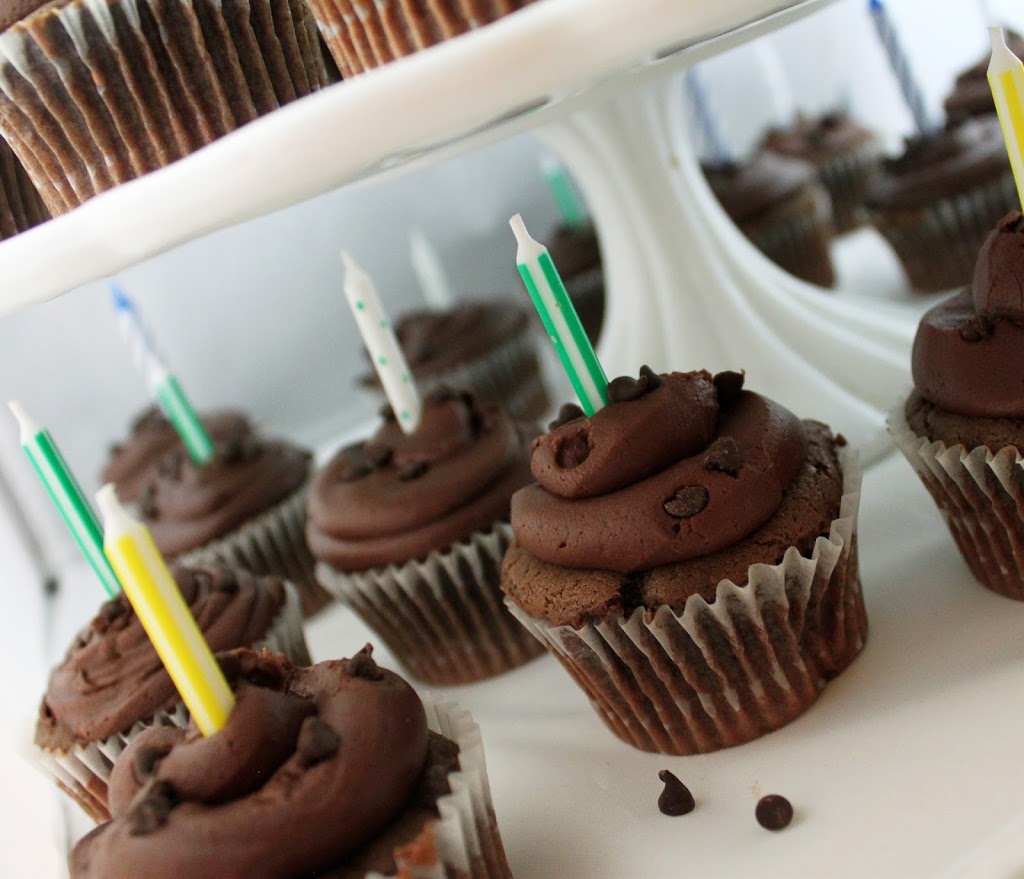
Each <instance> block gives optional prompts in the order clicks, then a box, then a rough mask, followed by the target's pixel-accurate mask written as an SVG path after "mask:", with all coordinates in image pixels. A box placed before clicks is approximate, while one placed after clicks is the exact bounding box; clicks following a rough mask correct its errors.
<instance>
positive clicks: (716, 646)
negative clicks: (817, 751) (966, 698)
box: [506, 449, 867, 754]
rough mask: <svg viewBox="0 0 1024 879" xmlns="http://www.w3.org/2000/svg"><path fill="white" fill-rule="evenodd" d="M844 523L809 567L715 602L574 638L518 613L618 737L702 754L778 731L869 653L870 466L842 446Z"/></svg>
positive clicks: (795, 560)
mask: <svg viewBox="0 0 1024 879" xmlns="http://www.w3.org/2000/svg"><path fill="white" fill-rule="evenodd" d="M837 451H838V453H839V461H840V466H841V467H842V470H843V495H842V499H841V501H840V508H839V518H837V519H835V520H833V522H832V523H831V526H830V528H829V532H828V535H827V536H825V535H822V536H820V537H818V539H817V541H816V542H815V544H814V549H813V551H812V553H811V557H810V558H805V557H803V556H802V555H801V554H800V552H799V551H798V550H797V549H796V548H795V547H790V548H789V549H788V550H786V554H785V556H784V558H783V560H782V562H780V563H779V564H776V565H768V564H756V565H751V567H750V568H749V571H748V582H747V583H746V584H745V585H743V586H737V585H736V584H735V583H733V582H731V581H730V580H722V581H721V582H720V583H719V584H718V587H717V591H716V593H715V600H714V601H713V602H711V603H710V604H709V603H708V602H706V601H705V600H704V599H703V598H702V597H701V596H700V595H694V596H691V597H690V598H689V599H688V600H687V601H686V604H685V606H684V608H683V611H682V613H676V612H674V611H673V610H672V609H671V608H670V607H668V606H667V605H662V606H661V607H659V608H657V609H655V610H653V611H648V610H646V609H644V608H638V609H637V610H636V611H634V612H633V613H632V614H631V615H630V616H629V617H628V618H625V617H622V616H619V617H617V618H615V617H613V618H610V619H607V620H604V621H602V622H594V623H588V624H587V625H584V626H583V627H581V628H579V629H576V628H573V627H572V626H555V625H552V624H551V623H548V622H546V621H545V620H539V619H534V618H533V617H530V616H529V615H528V614H526V613H524V612H523V611H522V610H520V609H519V608H518V607H516V605H515V604H513V603H512V602H511V601H510V600H506V603H507V604H508V606H509V609H510V610H511V611H512V613H513V614H515V616H516V617H517V619H519V621H520V622H521V623H523V625H524V626H526V627H527V628H528V629H529V630H530V631H531V632H532V633H533V634H534V635H535V636H536V637H537V638H538V639H539V640H540V641H541V642H542V643H543V644H544V646H545V647H547V648H548V650H550V651H551V652H552V653H553V654H554V655H555V657H556V658H557V659H558V660H559V661H560V662H561V663H562V665H563V666H564V667H565V669H566V670H567V671H568V672H569V674H570V675H571V676H572V677H573V679H574V680H575V681H576V683H577V684H579V685H580V687H581V688H582V689H583V690H584V692H586V694H587V696H588V697H589V698H590V701H591V704H592V705H593V707H594V709H595V710H596V711H597V713H598V715H599V716H600V717H601V719H602V720H603V721H604V722H605V723H606V724H607V726H608V727H609V728H610V729H611V731H612V732H614V733H615V734H616V735H617V736H618V737H619V738H621V739H623V740H624V741H626V742H628V743H629V744H631V745H634V746H635V747H637V748H640V749H641V750H644V751H658V752H660V753H662V754H699V753H707V752H709V751H715V750H718V749H719V748H725V747H729V746H732V745H739V744H742V743H743V742H747V741H750V740H752V739H755V738H757V737H759V736H761V735H764V734H765V733H767V732H771V731H772V730H774V729H778V728H779V727H781V726H783V725H784V724H786V723H788V722H789V721H791V720H792V719H793V718H795V717H796V716H797V715H799V714H800V713H802V712H803V711H804V710H805V709H806V708H808V707H809V706H810V705H811V704H812V703H813V702H814V701H815V699H817V697H818V694H819V693H820V692H821V690H822V688H823V687H824V686H825V684H826V682H828V681H829V680H831V679H832V678H834V677H835V676H836V675H838V674H839V673H840V672H841V671H843V669H845V668H846V667H847V666H848V665H849V664H850V663H851V662H852V661H853V660H854V658H856V656H857V655H858V654H859V653H860V651H861V648H862V647H863V646H864V641H865V638H866V637H867V617H866V615H865V611H864V599H863V595H862V594H861V588H860V574H859V569H858V564H857V508H858V506H859V504H860V483H861V469H860V464H859V462H858V460H857V456H856V454H855V453H852V452H850V451H848V450H846V449H837Z"/></svg>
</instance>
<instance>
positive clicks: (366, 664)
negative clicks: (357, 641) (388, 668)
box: [345, 644, 384, 681]
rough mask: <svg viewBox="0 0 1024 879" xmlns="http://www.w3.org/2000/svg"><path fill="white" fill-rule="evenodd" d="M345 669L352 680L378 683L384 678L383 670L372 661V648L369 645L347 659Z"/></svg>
mask: <svg viewBox="0 0 1024 879" xmlns="http://www.w3.org/2000/svg"><path fill="white" fill-rule="evenodd" d="M345 667H346V669H347V670H348V673H349V674H350V675H352V677H354V678H362V679H363V680H367V681H379V680H380V679H381V678H383V677H384V672H383V670H382V669H381V667H380V666H379V665H377V663H376V662H375V661H374V659H373V648H372V647H371V646H370V645H369V644H367V645H366V646H365V647H364V648H363V649H362V650H360V651H359V652H358V653H357V654H356V655H355V656H353V657H352V658H351V659H349V660H348V662H347V665H346V666H345Z"/></svg>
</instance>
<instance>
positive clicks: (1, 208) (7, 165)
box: [0, 140, 50, 239]
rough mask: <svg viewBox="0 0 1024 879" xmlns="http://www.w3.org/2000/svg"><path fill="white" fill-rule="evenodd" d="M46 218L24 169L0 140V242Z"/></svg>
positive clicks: (41, 202)
mask: <svg viewBox="0 0 1024 879" xmlns="http://www.w3.org/2000/svg"><path fill="white" fill-rule="evenodd" d="M49 217H50V214H49V212H48V211H47V210H46V207H45V205H43V200H42V199H41V198H40V197H39V193H38V192H37V191H36V188H35V186H33V185H32V181H31V180H30V179H29V176H28V174H27V173H26V172H25V168H24V166H23V165H22V164H21V162H19V161H18V158H17V156H15V155H14V153H13V152H11V148H10V147H9V146H8V145H7V143H6V142H5V141H3V140H0V239H4V238H11V237H12V236H14V235H17V234H18V233H19V232H24V231H25V230H26V229H31V228H32V227H33V226H36V225H38V224H39V223H42V222H43V221H44V220H47V219H49Z"/></svg>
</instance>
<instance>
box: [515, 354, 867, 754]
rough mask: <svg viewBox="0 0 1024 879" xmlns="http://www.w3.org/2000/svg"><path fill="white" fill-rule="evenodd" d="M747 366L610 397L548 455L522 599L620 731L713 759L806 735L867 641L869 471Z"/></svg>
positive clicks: (523, 539) (532, 500) (530, 529)
mask: <svg viewBox="0 0 1024 879" xmlns="http://www.w3.org/2000/svg"><path fill="white" fill-rule="evenodd" d="M742 383H743V379H742V376H741V375H739V374H737V373H721V374H719V375H717V376H715V377H714V379H712V377H711V376H710V375H709V374H708V373H706V372H693V373H685V374H683V373H670V374H668V375H661V376H659V375H656V374H655V373H653V372H651V371H650V370H648V369H647V368H646V367H645V368H643V369H642V370H641V374H640V378H639V380H635V379H630V378H626V377H623V378H619V379H616V380H615V381H613V382H612V383H611V384H610V385H609V389H608V391H609V398H610V401H611V402H610V403H609V404H608V406H606V407H605V408H603V409H601V410H600V411H598V412H597V413H596V414H595V415H594V416H593V417H592V418H585V417H583V414H582V412H580V411H579V410H578V409H577V410H575V411H566V412H565V417H564V419H563V420H562V422H561V423H560V424H558V425H556V426H554V428H553V429H552V430H551V431H550V432H549V433H547V434H545V435H544V436H543V437H541V438H540V439H538V440H537V441H536V442H535V443H534V447H533V458H532V462H531V466H532V469H533V474H534V476H535V477H536V478H537V484H534V485H531V486H528V487H527V488H524V489H522V490H521V491H518V492H516V494H515V496H514V497H513V499H512V529H513V532H514V534H515V542H514V543H513V545H512V546H511V547H510V548H509V550H508V552H507V553H506V555H505V562H504V567H503V570H502V588H503V589H504V590H505V593H506V595H507V596H508V605H509V608H510V609H511V610H512V612H513V613H514V614H515V615H516V617H517V618H518V619H519V620H520V621H521V622H522V623H523V624H524V625H526V626H527V627H528V628H529V629H530V631H531V632H533V633H534V635H536V637H537V638H539V639H540V640H541V641H542V642H543V643H544V645H545V646H546V647H547V648H548V649H549V650H550V651H551V652H552V653H553V654H554V655H555V657H556V658H557V659H558V660H559V661H560V662H561V663H562V664H563V666H565V668H566V670H567V671H568V672H569V674H570V675H571V676H572V678H573V679H574V680H575V681H576V683H577V684H579V685H580V687H582V689H583V690H584V691H585V692H586V694H587V695H588V696H589V698H590V700H591V703H592V705H593V706H594V709H595V710H596V711H597V713H598V715H599V716H600V717H601V719H602V720H603V721H604V722H605V723H606V724H607V726H608V727H609V729H611V731H612V732H614V733H615V734H616V735H617V736H619V737H620V738H621V739H623V741H626V742H628V743H629V744H631V745H634V746H635V747H637V748H640V749H642V750H645V751H658V752H661V753H664V754H694V753H704V752H708V751H714V750H717V749H719V748H724V747H728V746H731V745H738V744H741V743H743V742H747V741H750V740H751V739H754V738H757V737H758V736H761V735H764V734H765V733H767V732H771V731H772V730H774V729H777V728H779V727H780V726H782V725H784V724H786V723H788V722H789V721H790V720H792V719H793V718H795V717H796V716H797V715H799V714H800V713H801V712H803V711H804V710H805V709H806V708H808V707H809V706H810V705H811V704H812V703H813V702H814V700H815V699H816V698H817V697H818V694H819V693H820V692H821V690H822V688H823V687H824V686H825V684H826V682H828V681H829V680H831V679H832V678H834V677H835V676H836V675H838V674H839V673H840V672H842V671H843V670H844V669H845V668H846V667H847V666H848V665H849V664H850V663H851V662H852V661H853V660H854V659H855V658H856V656H857V655H858V654H859V652H860V650H861V648H862V647H863V645H864V640H865V638H866V635H867V619H866V616H865V612H864V602H863V597H862V595H861V589H860V576H859V571H858V564H857V552H856V541H857V537H856V520H857V506H858V502H859V497H860V468H859V466H858V464H857V461H856V457H855V456H854V455H851V454H850V453H849V452H848V450H847V449H846V448H845V441H843V440H842V438H840V437H836V436H833V434H832V433H831V431H830V430H829V429H828V427H826V426H825V425H824V424H820V423H818V422H815V421H800V420H799V419H797V418H796V416H794V415H793V414H792V413H790V412H789V411H787V410H786V409H784V408H783V407H782V406H780V405H779V404H777V403H774V402H772V401H771V400H768V399H766V398H764V397H761V396H759V395H757V394H754V393H750V392H749V391H745V390H742Z"/></svg>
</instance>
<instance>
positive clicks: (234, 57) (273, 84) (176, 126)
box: [0, 0, 327, 215]
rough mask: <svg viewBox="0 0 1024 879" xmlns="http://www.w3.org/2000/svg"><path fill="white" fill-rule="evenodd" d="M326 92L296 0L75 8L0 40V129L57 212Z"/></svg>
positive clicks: (74, 4)
mask: <svg viewBox="0 0 1024 879" xmlns="http://www.w3.org/2000/svg"><path fill="white" fill-rule="evenodd" d="M326 84H327V74H326V71H325V69H324V65H323V56H322V55H321V52H320V46H319V44H318V42H317V37H316V30H315V25H314V22H313V20H312V16H311V15H310V13H309V12H308V10H307V9H306V8H305V6H304V5H303V3H302V2H301V0H190V2H184V0H71V2H68V3H66V4H63V5H49V6H46V7H43V8H42V9H40V10H38V11H36V12H34V13H33V14H31V15H29V16H28V17H26V18H24V19H22V20H21V21H20V22H17V23H16V24H15V25H13V26H12V27H10V28H9V29H8V30H6V31H4V32H3V33H2V34H0V125H2V128H3V133H4V136H5V138H6V139H7V140H8V142H9V143H10V144H11V147H12V148H13V149H14V152H15V153H16V154H17V155H18V157H19V158H20V159H21V161H22V162H23V164H24V165H25V167H26V168H27V169H28V172H29V175H30V176H31V177H32V179H33V181H34V182H35V184H36V186H37V187H38V188H39V191H40V193H41V195H42V196H43V199H44V201H45V202H46V205H47V207H48V208H49V209H50V211H51V213H53V214H54V215H57V214H60V213H63V212H64V211H67V210H70V209H71V208H74V207H76V206H78V205H79V204H81V203H82V202H83V201H85V200H86V199H88V198H91V197H92V196H94V195H96V194H97V193H99V192H102V191H104V190H106V189H110V188H111V187H113V186H115V185H117V184H118V183H123V182H124V181H126V180H131V179H133V178H135V177H139V176H141V175H143V174H145V173H147V172H149V171H153V170H156V169H157V168H160V167H162V166H164V165H168V164H170V163H171V162H173V161H175V160H177V159H180V158H182V157H183V156H186V155H188V154H189V153H191V152H193V151H194V150H197V149H199V147H201V146H204V145H205V144H207V143H209V142H211V141H212V140H215V139H216V138H218V137H221V136H222V135H224V134H227V133H228V132H229V131H232V130H234V129H235V128H237V127H239V126H241V125H244V124H245V123H246V122H250V121H252V120H253V119H255V118H256V117H257V116H259V115H262V114H264V113H268V112H270V111H271V110H273V109H275V108H276V107H279V106H281V105H283V104H285V103H287V102H289V101H292V100H294V99H295V98H297V97H301V96H302V95H305V94H308V93H310V92H312V91H315V90H316V89H317V88H319V87H320V86H322V85H326Z"/></svg>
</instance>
